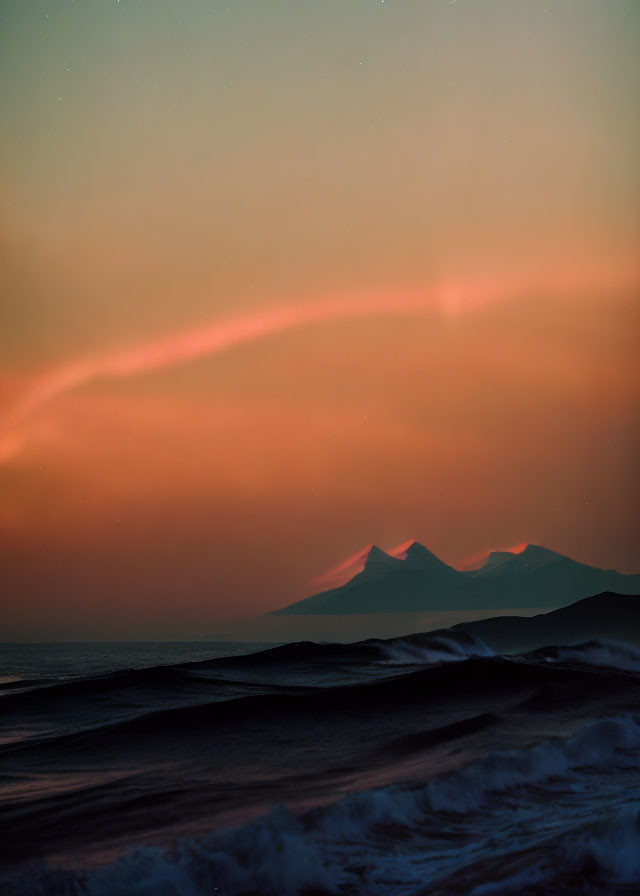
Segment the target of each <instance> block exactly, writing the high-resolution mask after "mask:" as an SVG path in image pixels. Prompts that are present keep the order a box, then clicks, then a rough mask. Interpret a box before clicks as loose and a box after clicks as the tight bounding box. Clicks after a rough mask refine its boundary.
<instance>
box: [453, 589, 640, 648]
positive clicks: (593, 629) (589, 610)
mask: <svg viewBox="0 0 640 896" xmlns="http://www.w3.org/2000/svg"><path fill="white" fill-rule="evenodd" d="M453 628H454V630H455V631H460V632H467V633H468V634H471V635H475V636H476V637H477V638H481V639H482V641H484V643H485V644H487V645H488V646H489V647H491V649H492V650H495V651H496V652H500V653H503V652H505V651H509V652H510V653H513V652H519V651H523V650H534V649H535V648H536V647H541V646H542V645H544V644H565V645H570V644H577V643H579V642H581V641H589V640H591V639H593V638H599V639H610V640H613V641H626V642H629V643H632V644H640V595H637V594H612V593H611V592H609V591H607V592H605V593H604V594H596V595H594V596H593V597H587V598H585V599H584V600H580V601H578V602H577V603H575V604H571V606H570V607H561V608H560V609H559V610H553V611H552V612H550V613H540V614H539V615H538V616H530V617H527V616H496V617H493V618H492V619H481V620H478V621H476V622H461V623H460V624H459V625H455V626H454V627H453Z"/></svg>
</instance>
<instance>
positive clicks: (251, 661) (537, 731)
mask: <svg viewBox="0 0 640 896" xmlns="http://www.w3.org/2000/svg"><path fill="white" fill-rule="evenodd" d="M0 710H1V712H0V825H1V828H2V837H0V874H1V876H0V893H1V894H3V896H63V894H64V896H71V894H73V896H214V894H215V896H258V894H260V896H328V894H343V896H356V894H366V896H426V894H433V896H444V894H465V896H467V894H474V896H488V894H494V893H495V894H497V893H504V894H508V893H525V894H540V896H541V894H548V893H562V894H570V896H571V894H575V896H577V894H611V893H620V894H623V893H624V894H630V893H638V892H640V650H639V649H638V648H637V647H634V646H633V645H625V644H619V643H614V642H611V643H610V642H598V641H591V642H588V643H583V644H578V645H571V646H565V647H563V646H557V645H549V646H541V647H539V648H537V649H536V650H533V651H530V652H528V653H524V654H514V655H511V654H502V655H499V654H494V652H493V651H492V650H491V649H490V648H489V647H488V646H487V644H485V643H484V642H483V641H481V640H479V639H478V638H477V637H475V636H474V635H472V634H469V633H466V632H464V631H460V630H456V629H448V630H443V631H439V632H429V633H421V634H415V635H409V636H406V637H398V638H394V639H388V640H380V639H369V640H366V641H361V642H357V643H353V644H337V643H312V642H300V643H291V644H281V645H277V646H273V645H268V644H249V643H205V642H195V643H175V642H168V643H102V644H99V643H86V644H28V645H17V644H5V645H2V646H0Z"/></svg>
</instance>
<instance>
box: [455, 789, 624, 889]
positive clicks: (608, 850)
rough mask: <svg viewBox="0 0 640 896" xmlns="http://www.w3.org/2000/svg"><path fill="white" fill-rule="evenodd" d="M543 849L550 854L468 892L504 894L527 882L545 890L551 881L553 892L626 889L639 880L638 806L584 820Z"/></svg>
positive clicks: (519, 887)
mask: <svg viewBox="0 0 640 896" xmlns="http://www.w3.org/2000/svg"><path fill="white" fill-rule="evenodd" d="M549 852H550V853H551V856H550V857H547V858H546V859H544V860H542V861H540V862H537V863H534V864H531V865H525V867H524V868H522V869H520V870H518V871H517V872H515V873H513V874H510V875H509V876H508V877H507V878H504V879H502V880H500V881H487V882H485V883H481V884H478V885H476V886H475V887H473V889H472V890H471V891H470V896H499V894H503V896H508V894H512V893H521V892H522V891H523V890H526V892H531V888H535V892H544V893H546V892H549V887H550V886H552V885H553V892H562V893H564V894H572V893H574V892H576V893H580V894H585V893H589V892H593V891H594V890H596V892H600V893H601V892H602V886H606V887H607V890H606V892H607V893H613V892H615V891H616V889H617V888H621V891H622V892H624V893H630V892H632V891H630V890H629V885H634V884H635V885H637V884H638V881H639V880H640V809H638V808H637V807H635V806H634V807H633V808H628V809H626V810H623V811H621V812H619V813H618V814H617V815H616V816H615V817H614V818H613V819H611V820H610V821H609V823H608V824H607V825H603V823H602V822H599V823H598V824H597V825H587V826H586V827H585V828H583V829H582V830H581V831H579V832H577V833H576V834H573V835H571V836H569V837H567V838H566V839H565V840H564V841H563V842H562V843H561V844H560V845H559V846H557V847H556V848H555V849H554V848H551V849H550V850H549ZM589 882H591V883H593V884H594V887H593V888H590V887H589ZM573 883H575V889H574V887H573V886H572V884H573ZM633 892H636V891H635V890H634V891H633Z"/></svg>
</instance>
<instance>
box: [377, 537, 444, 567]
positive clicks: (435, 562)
mask: <svg viewBox="0 0 640 896" xmlns="http://www.w3.org/2000/svg"><path fill="white" fill-rule="evenodd" d="M389 554H390V555H391V556H392V557H397V558H398V560H402V561H404V562H405V563H407V564H408V565H410V566H415V567H418V568H420V569H433V568H434V567H443V566H446V565H447V564H446V563H444V562H443V561H442V560H441V559H440V558H439V557H437V556H436V555H435V554H434V553H433V552H432V551H430V550H429V548H426V547H425V546H424V545H423V544H420V542H419V541H416V540H415V538H412V539H410V540H409V541H405V542H403V543H402V544H399V545H398V546H397V547H395V548H394V549H393V550H392V551H389Z"/></svg>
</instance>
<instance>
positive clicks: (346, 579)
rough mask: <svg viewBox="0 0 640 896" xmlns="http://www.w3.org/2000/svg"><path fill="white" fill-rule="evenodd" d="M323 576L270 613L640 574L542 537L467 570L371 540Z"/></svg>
mask: <svg viewBox="0 0 640 896" xmlns="http://www.w3.org/2000/svg"><path fill="white" fill-rule="evenodd" d="M316 581H317V583H318V584H325V585H328V586H329V587H325V589H324V590H321V591H319V593H317V594H314V595H312V596H311V597H307V598H305V599H303V600H300V601H296V602H295V603H293V604H289V605H288V606H286V607H282V608H281V609H278V610H273V611H271V613H269V614H267V615H329V614H336V615H346V614H355V613H416V612H422V611H443V610H482V609H503V608H504V609H506V608H509V609H512V610H516V609H524V608H531V607H563V606H566V605H568V604H571V603H573V602H574V601H577V600H581V599H582V598H585V597H590V596H592V595H594V594H599V593H601V592H604V591H611V592H616V593H617V594H637V593H638V592H640V574H637V575H625V574H623V573H620V572H617V571H616V570H613V569H599V568H598V567H595V566H588V565H586V564H584V563H578V562H577V561H576V560H572V559H571V558H570V557H567V556H565V555H563V554H559V553H557V552H556V551H552V550H549V549H548V548H545V547H541V546H540V545H535V544H529V545H526V547H524V548H523V549H522V550H520V551H518V552H512V551H493V552H492V553H491V554H489V557H488V559H487V560H486V562H485V564H484V565H483V566H481V567H480V568H479V569H473V570H462V571H461V570H457V569H454V568H453V567H452V566H449V565H448V564H447V563H444V562H443V561H442V560H440V559H439V558H438V557H436V555H435V554H433V553H432V552H431V551H430V550H429V549H428V548H426V547H424V545H422V544H419V543H418V542H417V541H409V542H407V543H406V544H405V545H402V546H401V548H400V549H396V550H395V551H392V552H390V553H387V552H385V551H383V550H382V549H381V548H379V547H377V546H376V545H374V544H370V545H367V546H366V548H364V549H363V550H362V551H360V552H358V554H356V555H355V556H354V557H351V558H349V560H347V561H345V562H344V563H342V564H340V565H339V566H338V567H336V569H335V570H332V571H331V572H330V573H327V574H326V575H325V576H322V577H320V578H319V579H317V580H316Z"/></svg>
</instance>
